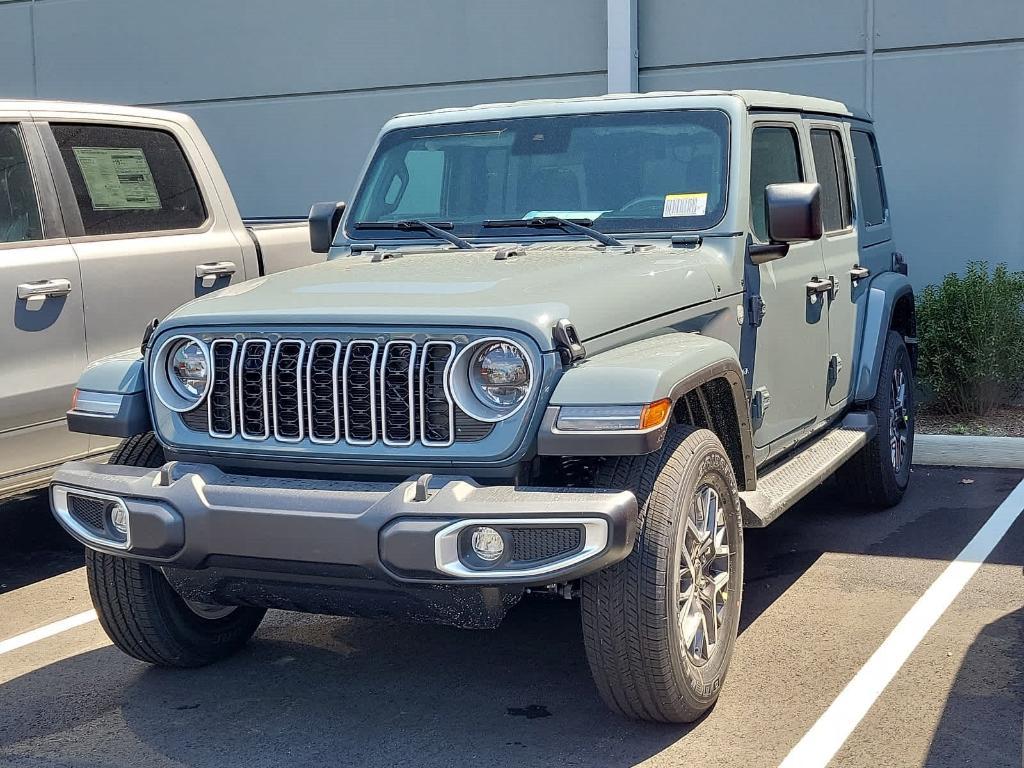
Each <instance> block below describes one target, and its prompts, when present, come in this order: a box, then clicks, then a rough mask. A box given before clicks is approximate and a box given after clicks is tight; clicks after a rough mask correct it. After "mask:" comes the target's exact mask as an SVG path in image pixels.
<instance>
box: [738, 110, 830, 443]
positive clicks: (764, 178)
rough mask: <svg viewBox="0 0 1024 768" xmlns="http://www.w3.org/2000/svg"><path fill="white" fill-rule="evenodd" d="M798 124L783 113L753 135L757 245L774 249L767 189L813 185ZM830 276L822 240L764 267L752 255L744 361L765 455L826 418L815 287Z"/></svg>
mask: <svg viewBox="0 0 1024 768" xmlns="http://www.w3.org/2000/svg"><path fill="white" fill-rule="evenodd" d="M805 143H806V142H805V140H803V139H802V138H801V131H800V127H799V125H798V124H797V123H796V122H794V121H792V120H790V119H786V118H782V117H781V116H780V119H779V120H771V121H768V120H766V121H764V122H758V123H756V124H755V125H754V129H753V134H752V138H751V157H750V231H751V247H752V248H753V249H754V250H757V246H759V245H760V246H768V245H770V243H769V237H768V221H767V211H766V208H765V198H764V192H765V187H766V186H768V185H769V184H781V183H787V182H798V181H805V180H808V177H807V174H806V173H805V169H806V168H807V167H808V166H809V154H808V153H807V151H806V149H805V146H804V145H805ZM824 277H825V266H824V263H823V262H822V258H821V245H820V243H819V242H818V241H811V242H805V243H795V244H792V245H790V246H789V248H788V250H786V251H785V255H784V256H782V258H776V259H773V260H771V261H767V262H765V263H762V264H760V265H758V264H754V263H753V261H752V260H751V259H750V258H749V257H748V259H747V263H746V268H745V282H746V289H747V296H748V305H747V308H746V312H745V315H746V316H745V323H746V325H745V338H746V341H745V342H742V343H741V352H740V354H741V363H742V365H743V366H744V368H746V369H747V372H748V381H749V382H750V387H751V392H752V401H753V402H752V406H753V408H752V410H753V413H752V417H753V426H754V444H755V446H756V447H757V448H759V449H762V451H761V452H759V453H760V456H759V458H762V459H763V458H764V456H765V455H767V453H768V451H767V450H766V449H767V448H768V446H771V453H773V454H774V453H776V452H778V451H781V450H784V449H785V448H786V447H788V446H789V445H790V444H792V443H793V442H795V441H796V440H798V439H799V438H800V437H801V436H803V435H804V434H806V433H807V432H808V431H809V430H811V429H813V427H814V426H815V424H817V422H818V421H819V420H820V419H821V418H822V417H823V416H824V410H825V398H826V392H825V375H824V373H825V364H826V360H827V358H828V315H827V299H826V298H825V296H824V294H823V293H821V292H819V291H817V290H812V289H811V288H809V287H808V286H810V285H813V284H814V283H815V281H820V280H822V279H824Z"/></svg>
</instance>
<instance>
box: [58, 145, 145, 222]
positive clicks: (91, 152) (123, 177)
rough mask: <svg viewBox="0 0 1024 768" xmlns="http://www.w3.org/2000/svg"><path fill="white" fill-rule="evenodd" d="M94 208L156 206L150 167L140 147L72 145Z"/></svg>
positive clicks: (119, 208) (127, 208) (124, 208)
mask: <svg viewBox="0 0 1024 768" xmlns="http://www.w3.org/2000/svg"><path fill="white" fill-rule="evenodd" d="M74 151H75V160H77V161H78V167H79V169H80V170H81V171H82V178H84V179H85V187H86V189H87V190H88V191H89V199H90V200H91V201H92V209H93V210H94V211H125V210H146V211H158V210H160V195H159V194H158V193H157V191H156V182H155V181H154V180H153V171H152V170H150V168H149V163H148V162H146V155H145V154H144V153H143V151H142V150H141V149H128V148H120V147H74Z"/></svg>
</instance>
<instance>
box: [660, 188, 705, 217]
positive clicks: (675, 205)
mask: <svg viewBox="0 0 1024 768" xmlns="http://www.w3.org/2000/svg"><path fill="white" fill-rule="evenodd" d="M707 209H708V193H707V192H690V193H687V194H685V195H665V208H664V209H663V210H662V212H661V217H662V218H663V219H667V218H668V217H670V216H703V215H704V214H705V213H707Z"/></svg>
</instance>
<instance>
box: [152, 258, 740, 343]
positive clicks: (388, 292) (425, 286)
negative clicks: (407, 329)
mask: <svg viewBox="0 0 1024 768" xmlns="http://www.w3.org/2000/svg"><path fill="white" fill-rule="evenodd" d="M508 248H513V246H497V247H486V248H480V249H479V250H474V251H469V250H458V249H454V248H451V249H449V248H429V249H416V250H406V251H389V252H377V253H376V254H360V255H356V256H347V257H342V258H338V259H335V260H333V261H327V262H324V263H321V264H315V265H312V266H308V267H300V268H298V269H293V270H290V271H287V272H280V273H277V274H274V275H270V276H267V277H263V278H259V279H256V280H250V281H248V282H244V283H239V284H238V285H235V286H230V287H228V288H225V289H223V290H221V291H218V292H216V293H213V294H210V295H209V296H206V297H203V298H201V299H196V300H195V301H192V302H190V303H188V304H186V305H184V306H183V307H181V308H179V309H178V310H177V311H176V312H174V313H173V314H172V315H171V316H170V317H169V318H168V319H167V321H165V322H166V324H168V325H170V326H172V327H173V326H180V325H188V324H199V325H218V324H240V325H245V324H254V325H263V324H268V325H272V324H279V325H280V324H304V323H308V324H321V323H330V324H334V323H346V324H361V325H366V324H374V325H378V324H379V325H415V326H426V325H445V326H457V327H466V326H477V327H486V328H509V329H514V330H519V331H521V332H524V333H527V334H529V335H530V336H532V337H533V338H534V339H536V340H537V343H538V344H539V345H540V347H541V349H542V350H549V349H551V348H552V340H551V328H552V326H553V325H554V324H555V323H556V322H557V321H558V320H560V319H562V318H568V319H570V320H571V321H572V322H573V324H574V325H575V326H576V329H577V332H578V333H579V335H580V337H581V338H582V339H583V340H584V341H586V340H587V339H591V338H593V337H595V336H599V335H601V334H604V333H607V332H609V331H612V330H615V329H617V328H622V327H624V326H628V325H632V324H634V323H637V322H640V321H642V320H645V319H648V318H651V317H656V316H659V315H664V314H666V313H669V312H673V311H676V310H679V309H684V308H686V307H688V306H692V305H694V304H700V303H703V302H706V301H709V300H711V299H714V298H715V296H716V291H715V285H714V282H713V281H712V280H711V278H710V277H709V276H708V272H707V269H706V268H705V264H706V263H707V260H708V259H715V260H720V258H721V257H720V255H718V254H715V253H711V252H709V249H708V246H707V245H704V246H701V247H698V248H689V249H687V248H673V247H671V246H668V245H667V244H666V245H654V246H638V247H637V248H636V250H634V249H633V248H632V247H627V248H618V247H608V248H603V247H591V246H589V245H586V244H583V243H577V242H572V243H538V244H534V245H531V246H527V247H521V246H514V248H515V249H516V251H517V252H516V255H513V256H510V257H508V258H500V256H501V255H502V251H503V250H507V249H508Z"/></svg>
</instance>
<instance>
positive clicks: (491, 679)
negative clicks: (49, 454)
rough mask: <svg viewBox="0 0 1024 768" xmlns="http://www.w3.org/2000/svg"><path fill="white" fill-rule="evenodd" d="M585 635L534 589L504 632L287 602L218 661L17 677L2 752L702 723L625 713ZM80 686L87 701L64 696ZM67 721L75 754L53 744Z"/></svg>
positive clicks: (472, 755)
mask: <svg viewBox="0 0 1024 768" xmlns="http://www.w3.org/2000/svg"><path fill="white" fill-rule="evenodd" d="M582 651H583V648H582V638H581V636H580V626H579V616H578V612H577V610H576V606H575V605H573V604H570V603H568V602H561V601H555V600H546V599H535V600H529V601H527V602H526V603H524V604H523V605H521V606H519V608H517V610H516V611H514V612H513V614H512V615H510V617H509V619H508V620H507V621H506V622H505V624H503V625H502V627H501V628H499V629H498V630H495V631H491V632H487V631H483V632H472V631H461V630H456V629H449V628H443V627H432V626H414V625H401V624H391V623H386V622H373V621H367V620H356V619H335V618H325V617H312V616H303V615H298V614H283V613H273V614H270V615H269V616H268V619H267V621H266V623H265V625H264V626H263V627H261V629H260V631H259V633H258V635H257V637H256V639H255V640H254V641H253V642H252V643H250V645H249V646H247V648H246V649H245V650H244V651H243V652H242V653H240V654H239V655H238V656H236V657H234V658H232V659H230V660H228V661H225V662H222V663H220V664H215V665H213V666H210V667H207V668H204V669H199V670H181V671H172V670H163V669H155V668H150V667H147V666H145V665H143V664H141V663H138V662H135V661H133V660H130V659H128V658H127V657H125V656H123V655H122V654H121V653H120V652H119V651H117V650H115V649H114V648H112V647H105V648H102V649H99V650H96V651H91V652H88V653H84V654H81V655H79V656H76V657H72V658H69V659H66V660H63V661H59V662H56V663H53V664H50V665H49V666H47V667H44V668H42V669H39V670H37V671H34V672H31V673H28V674H26V675H23V676H22V677H19V678H16V679H14V680H12V681H10V682H9V683H6V684H4V685H3V688H2V690H3V698H4V700H5V701H7V702H17V705H16V706H5V707H2V708H0V764H3V765H8V764H16V760H17V757H18V756H25V757H26V758H27V757H28V756H29V755H34V756H40V755H47V756H48V757H51V758H53V759H55V760H57V762H58V763H61V761H62V760H69V759H72V758H73V763H74V764H75V765H76V766H78V765H91V764H93V763H90V761H89V757H90V755H91V756H95V758H96V763H95V764H97V765H110V764H111V760H112V758H114V759H113V763H114V764H121V761H122V758H118V757H117V756H119V755H129V754H131V755H135V754H138V752H137V751H138V750H143V752H144V754H146V755H147V758H146V760H144V761H143V762H145V763H146V765H147V766H151V767H152V768H155V766H158V765H164V764H167V763H171V762H173V764H175V765H188V766H218V767H220V766H235V765H238V766H246V768H253V767H254V766H263V765H267V766H270V765H273V766H302V765H311V766H312V765H318V766H319V765H338V766H343V765H344V766H347V765H352V766H365V767H370V766H404V765H408V766H417V768H426V766H435V765H436V766H453V765H464V764H474V765H486V766H521V765H581V766H632V765H635V764H636V763H638V762H641V761H642V760H644V759H646V758H648V757H651V756H652V755H655V754H658V753H659V752H661V751H663V750H664V749H665V748H666V747H668V746H669V745H670V744H672V743H674V742H676V741H678V740H679V739H680V738H681V737H683V736H684V735H685V734H687V733H688V732H689V731H690V730H691V729H693V728H700V727H701V724H700V723H698V724H696V725H693V726H667V725H653V724H646V723H636V722H630V721H627V720H624V719H621V718H619V717H617V716H615V715H613V714H611V713H610V712H609V711H608V710H606V709H605V707H604V705H603V704H602V703H601V701H600V699H599V698H598V694H597V691H596V689H595V688H594V686H593V683H592V682H591V680H590V676H589V672H588V669H587V664H586V659H585V658H584V656H583V652H582ZM69 688H74V689H75V691H76V694H75V702H76V707H75V708H74V709H68V708H63V707H60V706H54V695H55V692H58V691H67V690H68V689H69ZM83 690H85V691H88V693H87V694H85V695H82V694H81V691H83ZM55 733H61V734H63V735H64V738H61V739H55V740H53V742H59V743H60V744H62V745H63V744H71V745H73V746H72V747H70V749H73V750H74V754H73V755H72V754H52V753H50V752H49V749H48V747H49V745H48V744H47V739H46V737H47V735H49V734H55ZM79 733H80V734H81V736H80V738H78V737H77V734H79ZM160 756H163V757H165V758H166V760H162V759H160ZM154 757H156V758H157V759H156V760H154V759H153V758H154ZM133 759H134V758H133ZM124 762H125V763H127V762H129V760H128V759H124ZM29 764H32V763H29ZM61 764H62V763H61Z"/></svg>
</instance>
